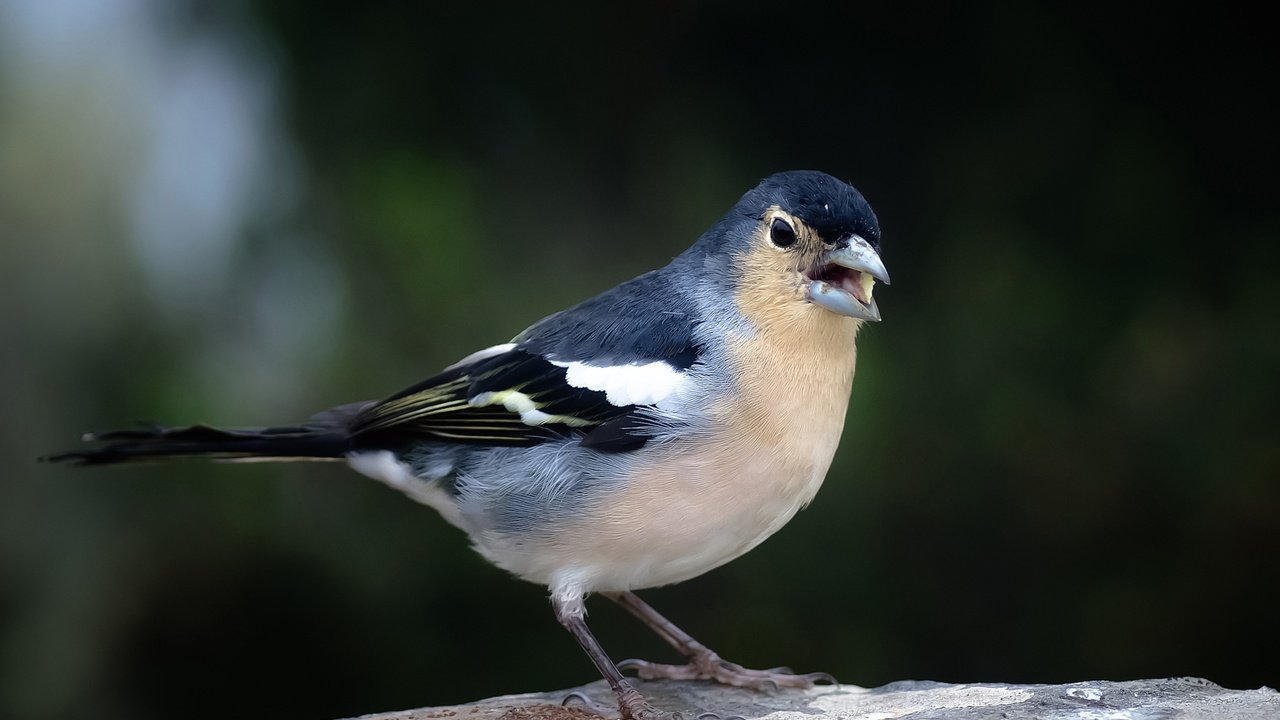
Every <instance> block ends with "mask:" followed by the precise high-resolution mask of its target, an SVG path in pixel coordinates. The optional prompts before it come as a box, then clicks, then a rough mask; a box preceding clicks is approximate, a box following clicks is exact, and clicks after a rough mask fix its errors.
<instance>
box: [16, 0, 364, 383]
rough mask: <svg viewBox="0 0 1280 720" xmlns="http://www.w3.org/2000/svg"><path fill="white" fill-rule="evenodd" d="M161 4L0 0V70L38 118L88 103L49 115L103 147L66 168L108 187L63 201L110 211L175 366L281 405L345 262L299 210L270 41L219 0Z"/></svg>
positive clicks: (325, 327) (295, 160)
mask: <svg viewBox="0 0 1280 720" xmlns="http://www.w3.org/2000/svg"><path fill="white" fill-rule="evenodd" d="M172 11H173V7H172V6H171V5H168V4H167V3H165V2H163V0H41V2H12V3H11V2H6V0H0V86H4V85H7V86H9V87H14V88H18V89H20V91H21V93H22V97H24V98H25V99H26V102H27V103H28V104H32V103H36V104H38V107H39V108H43V109H42V110H39V112H43V113H45V114H47V115H49V116H50V117H51V118H54V119H56V118H59V117H62V116H64V115H65V114H67V113H70V114H73V115H75V116H77V117H82V118H87V120H85V121H84V122H80V123H76V124H72V125H67V127H68V128H70V130H63V129H62V128H63V125H66V124H65V123H63V124H61V125H59V126H58V128H59V132H71V133H74V135H73V136H71V135H67V136H64V137H62V139H61V140H60V141H59V147H64V146H66V145H67V144H68V143H71V144H73V145H74V150H75V151H76V152H88V153H99V154H101V153H103V152H107V151H109V153H108V155H109V157H108V160H109V162H108V161H104V162H102V163H100V164H99V165H100V166H101V169H100V170H99V169H98V168H99V165H93V166H92V167H93V168H94V171H93V172H92V173H90V174H88V176H85V177H77V178H75V179H76V181H77V182H80V183H82V184H87V185H89V186H91V187H92V188H100V187H102V186H107V187H109V188H110V190H111V192H110V193H103V194H102V196H103V197H108V198H110V207H108V205H107V204H103V203H99V204H94V205H90V204H88V203H81V205H88V207H80V206H77V207H76V208H73V209H74V210H76V211H78V212H82V213H84V214H86V216H87V217H89V218H90V220H89V221H88V222H89V223H90V224H92V223H94V222H97V223H99V224H101V223H105V222H108V218H109V217H112V216H113V215H112V213H115V212H118V213H120V217H122V218H123V224H124V226H125V227H126V233H125V234H126V235H127V236H128V243H129V245H128V246H126V247H129V248H130V249H131V250H132V253H131V254H132V255H133V256H134V258H133V264H134V265H135V266H136V268H137V270H138V271H140V273H141V275H142V278H143V284H144V286H145V292H146V293H147V294H148V295H149V296H150V298H151V299H150V302H149V303H148V309H149V310H150V311H151V312H154V313H155V314H156V315H157V316H158V317H153V318H150V319H149V322H151V323H159V324H162V325H164V326H165V331H166V332H167V333H168V334H170V335H171V336H173V337H175V338H176V339H177V342H178V344H180V345H181V346H182V347H183V348H184V352H185V353H186V354H187V357H188V358H190V359H191V362H190V366H191V367H189V368H187V369H186V373H187V374H188V377H190V376H191V375H193V374H195V373H197V372H202V371H207V370H213V371H214V372H213V373H212V374H211V375H210V376H209V382H210V383H212V384H213V385H214V387H215V388H216V389H215V390H214V391H213V392H211V393H210V394H209V397H211V398H216V399H217V401H218V402H224V401H225V402H228V403H230V402H233V401H236V400H240V401H243V400H244V399H245V398H244V396H243V395H236V396H234V397H231V396H229V395H228V394H227V393H226V391H225V388H228V387H244V391H243V393H244V394H245V395H248V396H250V398H249V399H256V400H257V402H258V404H260V405H263V406H265V407H266V408H271V407H274V406H276V405H280V404H286V405H288V404H291V403H293V402H295V401H297V400H299V397H298V395H297V394H296V393H297V392H299V391H300V389H301V388H302V387H304V386H305V385H306V379H305V373H306V370H307V368H308V367H314V365H313V364H310V363H308V362H307V360H309V359H314V358H317V357H321V358H322V357H325V356H326V351H327V350H328V349H329V347H328V345H329V344H330V343H331V342H332V340H331V339H332V338H335V337H337V336H338V335H339V333H338V332H337V325H338V324H339V321H340V317H341V306H342V303H343V300H344V298H345V278H344V277H343V274H342V268H341V267H340V266H339V265H338V264H337V263H336V262H335V259H334V257H333V255H332V254H331V253H330V252H329V250H328V248H327V247H326V246H325V245H324V244H323V243H319V242H316V238H315V237H313V236H312V235H310V234H309V228H307V227H306V222H305V220H306V218H305V216H304V215H303V214H302V212H301V210H300V200H301V195H302V191H303V185H304V178H303V173H302V170H301V163H300V160H299V157H298V153H297V150H296V148H295V146H294V144H293V142H292V140H291V138H289V137H288V135H287V133H286V131H285V130H284V128H283V126H282V123H281V120H280V105H281V103H280V100H279V97H278V96H279V85H280V82H279V78H278V71H277V67H276V66H275V64H274V62H273V59H272V55H271V53H270V52H269V48H268V47H267V46H266V45H265V44H264V42H263V40H262V38H260V37H259V36H257V35H256V34H255V33H254V32H253V31H252V29H251V28H252V26H251V23H249V22H236V21H235V17H234V11H231V12H228V13H222V14H219V15H217V18H218V20H217V21H205V22H195V23H192V24H176V25H175V23H174V22H173V12H172ZM50 98H52V99H50ZM67 98H70V99H69V100H68V99H67ZM55 101H56V102H55ZM67 164H68V165H70V166H71V167H79V165H76V164H75V163H67ZM80 165H83V163H80ZM52 191H53V192H58V189H57V188H53V189H52ZM81 195H87V196H88V197H90V198H95V197H98V196H97V195H93V194H89V193H81ZM77 197H79V196H77ZM61 202H63V203H65V202H66V200H65V198H63V200H62V201H61ZM54 207H61V206H60V205H58V204H56V203H55V204H54ZM67 211H68V212H69V211H70V210H67ZM95 219H96V220H95ZM298 361H301V362H302V363H303V365H302V367H298V366H297V365H291V363H294V362H298ZM282 368H289V369H290V372H288V373H281V372H280V371H281V369H282ZM269 373H275V375H274V380H273V379H271V378H269V377H267V375H268V374H269ZM281 377H291V378H294V381H293V382H282V381H281V379H280V378H281Z"/></svg>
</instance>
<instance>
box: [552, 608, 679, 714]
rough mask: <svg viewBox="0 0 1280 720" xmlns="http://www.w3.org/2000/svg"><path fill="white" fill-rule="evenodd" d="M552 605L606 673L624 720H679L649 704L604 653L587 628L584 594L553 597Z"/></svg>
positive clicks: (588, 653)
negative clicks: (576, 596) (565, 597)
mask: <svg viewBox="0 0 1280 720" xmlns="http://www.w3.org/2000/svg"><path fill="white" fill-rule="evenodd" d="M551 604H552V606H553V607H554V608H555V611H556V619H557V620H559V621H560V624H561V625H564V626H565V629H567V630H568V631H569V632H570V633H572V634H573V639H574V640H577V641H578V644H579V645H581V646H582V649H583V650H584V651H586V653H587V657H590V658H591V662H593V663H595V665H596V669H597V670H599V671H600V674H601V675H603V676H604V679H605V681H606V682H608V683H609V687H611V688H613V693H614V695H617V696H618V709H619V710H620V711H621V712H622V720H680V718H681V715H680V714H679V713H669V712H664V711H662V710H659V709H657V708H655V707H654V706H652V705H650V704H649V701H648V700H645V699H644V696H643V695H641V694H640V692H639V691H637V690H636V689H635V687H633V686H632V685H631V683H630V682H627V679H626V678H625V677H623V676H622V673H621V672H619V671H618V666H617V665H614V663H613V661H612V660H610V659H609V656H608V655H607V654H605V651H604V648H603V647H600V641H599V640H596V636H595V635H593V634H592V633H591V629H590V628H588V627H587V621H586V609H585V608H584V606H583V602H582V598H581V597H578V598H574V599H563V598H560V597H556V596H553V597H552V598H551Z"/></svg>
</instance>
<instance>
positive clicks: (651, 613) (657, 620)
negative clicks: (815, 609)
mask: <svg viewBox="0 0 1280 720" xmlns="http://www.w3.org/2000/svg"><path fill="white" fill-rule="evenodd" d="M603 595H604V596H605V597H607V598H609V599H610V600H612V601H614V602H616V603H618V604H619V605H621V606H622V607H623V608H625V609H626V610H627V612H629V613H631V614H632V615H634V616H636V618H638V619H639V620H640V622H642V623H644V624H645V625H647V626H648V627H649V629H650V630H653V631H654V632H655V633H657V634H658V637H661V638H662V639H663V640H665V641H666V642H667V644H669V645H670V646H671V647H673V648H675V649H676V650H677V651H679V653H680V654H681V655H684V656H685V657H687V658H689V662H688V664H686V665H661V664H658V663H651V662H647V661H645V660H624V661H622V662H621V663H618V668H619V669H622V670H635V671H636V675H638V676H639V677H642V678H644V679H646V680H654V679H657V678H668V679H672V680H715V681H716V682H718V683H721V684H723V685H733V686H735V687H747V688H752V689H755V690H764V691H768V690H777V689H778V688H784V687H788V688H810V687H813V685H814V683H817V682H829V683H831V684H833V685H834V684H836V680H835V678H833V677H831V676H830V675H828V674H827V673H823V672H815V673H807V674H805V675H797V674H795V673H793V672H791V670H789V669H787V668H773V669H772V670H752V669H750V668H744V667H742V666H741V665H738V664H737V663H731V662H729V661H727V660H724V659H722V658H721V657H720V656H719V655H718V654H716V653H715V651H713V650H712V649H711V648H709V647H707V646H706V645H703V644H702V643H700V642H698V641H697V640H694V639H693V637H692V636H690V635H689V633H686V632H685V631H683V630H681V629H680V628H678V627H676V625H675V623H673V622H671V621H670V620H668V619H666V618H665V617H663V616H662V615H661V614H659V613H658V611H657V610H654V609H653V608H652V607H651V606H650V605H649V603H646V602H645V601H643V600H641V599H640V598H639V597H637V596H636V594H635V593H632V592H607V593H603Z"/></svg>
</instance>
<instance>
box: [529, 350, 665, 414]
mask: <svg viewBox="0 0 1280 720" xmlns="http://www.w3.org/2000/svg"><path fill="white" fill-rule="evenodd" d="M549 362H550V363H551V364H552V365H556V366H558V367H562V368H565V370H566V372H565V381H566V382H568V383H569V385H571V386H572V387H576V388H586V389H588V390H596V391H598V392H602V393H604V394H605V397H606V398H608V400H609V403H610V404H611V405H616V406H618V407H624V406H626V405H653V404H655V403H658V402H661V401H662V400H664V399H666V398H667V397H668V396H669V395H671V394H672V393H674V392H675V391H676V390H678V389H679V388H680V386H681V385H683V384H684V382H685V376H684V373H682V372H680V371H679V370H677V369H675V368H673V367H671V366H670V365H668V364H667V363H666V362H664V361H662V360H657V361H655V362H651V363H646V364H644V365H636V364H630V365H610V366H605V367H599V366H596V365H588V364H587V363H584V362H561V361H558V360H550V361H549Z"/></svg>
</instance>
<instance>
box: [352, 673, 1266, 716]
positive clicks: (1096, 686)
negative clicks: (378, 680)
mask: <svg viewBox="0 0 1280 720" xmlns="http://www.w3.org/2000/svg"><path fill="white" fill-rule="evenodd" d="M634 682H636V683H637V687H638V688H639V690H640V691H641V692H642V693H644V694H645V696H646V697H648V698H649V700H650V702H652V703H653V704H654V705H655V706H657V707H658V708H660V709H662V710H675V711H679V712H680V713H681V714H683V716H684V717H685V718H686V720H695V719H696V718H697V717H698V715H699V714H701V713H706V712H714V713H717V714H718V715H719V716H720V717H722V718H728V717H730V716H734V715H741V716H742V717H743V718H746V720H753V719H754V718H764V717H768V718H770V720H819V718H832V719H833V720H834V719H837V718H838V719H839V720H891V719H897V718H903V719H904V720H978V719H979V718H982V719H983V720H985V719H986V718H995V719H998V720H1032V719H1033V718H1034V719H1035V720H1171V719H1174V718H1177V719H1178V720H1183V719H1199V718H1204V719H1205V720H1210V719H1212V720H1280V693H1277V692H1276V691H1275V690H1272V689H1271V688H1266V687H1263V688H1259V689H1257V690H1228V689H1226V688H1222V687H1219V686H1217V685H1215V684H1213V683H1211V682H1209V681H1208V680H1200V679H1198V678H1176V679H1172V680H1132V681H1128V682H1103V681H1098V682H1081V683H1072V684H1070V685H1003V684H1000V683H975V684H970V685H948V684H946V683H936V682H916V681H910V680H908V681H903V682H896V683H890V684H889V685H885V686H884V687H878V688H873V689H866V688H860V687H857V686H854V685H839V686H824V687H818V688H814V689H812V690H807V691H801V690H787V691H783V692H779V693H777V694H774V695H763V694H760V693H756V692H752V691H750V690H740V689H736V688H729V687H723V686H720V685H712V684H709V683H701V682H667V681H656V682H643V681H639V680H636V681H634ZM574 692H577V693H581V694H583V695H585V696H587V697H588V698H590V699H591V701H593V702H594V703H597V704H598V706H599V707H600V709H608V710H610V711H612V715H613V717H617V712H616V710H615V709H614V704H613V694H612V693H610V692H609V688H608V687H607V686H606V685H605V684H604V682H603V681H600V682H594V683H591V684H590V685H584V686H582V687H580V688H573V689H572V690H560V691H557V692H548V693H530V694H527V695H507V696H505V697H497V698H491V699H489V700H481V701H480V702H476V703H470V704H467V705H457V706H454V707H436V708H421V709H418V710H405V711H402V712H392V713H383V714H379V715H366V716H364V718H362V720H428V719H430V720H439V719H441V718H448V719H449V720H599V716H598V715H594V714H592V713H590V712H588V711H587V710H585V709H583V708H582V707H581V703H580V702H577V701H576V700H573V701H571V702H570V705H569V706H568V707H562V706H561V701H562V700H563V699H564V698H565V697H566V696H567V695H569V693H574ZM575 705H576V706H575Z"/></svg>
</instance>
